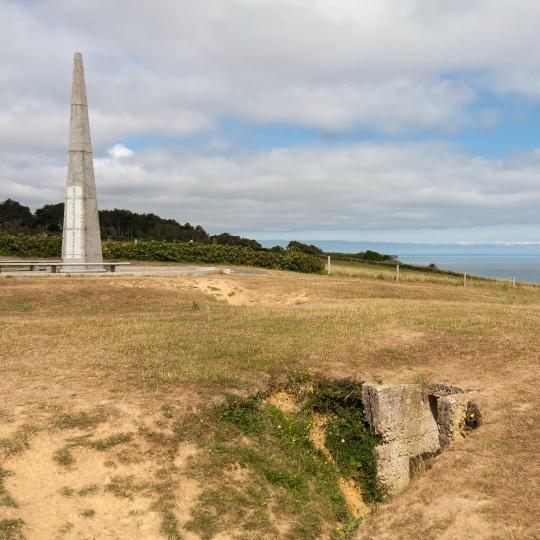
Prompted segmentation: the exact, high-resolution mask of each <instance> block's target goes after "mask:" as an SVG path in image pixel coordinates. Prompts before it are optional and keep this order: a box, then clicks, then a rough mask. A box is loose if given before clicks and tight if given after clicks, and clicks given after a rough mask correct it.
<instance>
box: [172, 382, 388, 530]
mask: <svg viewBox="0 0 540 540" xmlns="http://www.w3.org/2000/svg"><path fill="white" fill-rule="evenodd" d="M361 391H362V385H361V383H358V382H356V381H353V380H348V379H345V380H330V379H325V378H316V377H313V376H312V375H310V374H309V373H302V374H301V375H294V376H293V377H290V378H289V379H287V381H286V382H285V383H282V384H278V385H273V386H271V388H270V389H269V390H268V391H266V392H264V393H258V394H255V395H252V396H249V397H245V398H239V397H238V396H233V395H230V396H228V398H227V400H226V402H225V403H224V404H223V405H220V406H218V407H217V408H216V409H214V411H213V413H212V414H211V415H210V417H208V418H205V419H200V418H199V419H198V420H194V421H193V423H192V425H191V426H190V427H189V428H188V429H187V431H188V432H190V438H191V439H192V440H193V441H194V442H196V443H197V444H198V445H202V446H203V447H205V448H206V449H207V450H206V452H204V453H202V454H201V457H199V458H198V459H197V460H196V461H194V462H193V463H192V474H193V475H194V477H195V478H197V480H199V482H200V483H201V485H204V486H205V487H204V489H203V491H202V493H201V496H200V497H199V501H198V504H197V506H196V507H195V509H194V511H193V512H192V520H191V522H190V523H189V525H188V528H189V529H190V530H192V531H193V532H196V533H198V534H200V535H202V537H203V538H212V537H213V535H215V534H217V533H218V532H220V531H230V530H231V529H233V528H234V527H235V526H240V527H241V528H242V529H243V530H252V531H256V530H257V529H259V530H265V531H267V532H268V531H269V530H271V529H272V528H275V527H276V523H275V522H272V521H270V520H269V514H268V512H266V509H267V508H268V507H269V506H271V507H272V512H273V514H274V516H275V518H276V520H277V521H279V522H282V523H287V524H288V527H289V534H288V537H290V538H295V539H300V538H305V539H315V538H320V537H321V535H323V533H324V532H325V531H324V524H325V523H329V522H330V523H337V524H338V525H337V526H336V528H335V529H334V530H333V531H331V532H330V537H332V538H345V537H347V535H348V534H349V533H350V532H351V531H352V530H353V529H354V528H355V526H356V525H357V523H358V522H359V519H358V518H359V516H358V515H355V513H354V511H353V509H352V508H351V506H350V503H349V501H348V500H347V497H346V496H345V494H344V493H343V492H342V490H341V487H340V486H341V483H342V481H343V480H345V481H353V485H354V486H355V487H358V492H359V493H360V492H361V494H362V498H363V500H364V501H365V502H366V503H368V504H374V503H376V502H379V501H381V500H382V499H383V497H384V493H383V490H382V488H381V486H379V484H378V482H377V477H376V467H375V460H374V457H373V448H374V447H375V446H376V445H377V444H379V442H380V441H379V438H378V437H377V436H376V435H375V434H374V433H373V432H372V431H371V430H370V429H369V428H368V425H367V422H366V419H365V417H364V412H363V406H362V401H361ZM277 394H279V395H286V396H287V399H289V400H291V402H293V403H294V406H293V407H291V408H285V409H283V408H281V407H280V406H278V405H276V403H275V400H274V399H273V396H275V395H277ZM317 418H319V419H321V418H324V425H325V428H324V433H325V435H324V444H323V447H322V448H321V447H320V446H319V445H318V444H317V443H316V441H314V435H313V430H314V428H315V427H316V424H317V421H316V420H317ZM182 429H183V430H186V426H183V427H182ZM224 471H225V474H224ZM231 476H233V477H234V476H236V477H237V479H238V480H237V482H232V483H231ZM210 478H211V479H212V481H211V482H209V481H208V480H209V479H210ZM366 508H367V506H366Z"/></svg>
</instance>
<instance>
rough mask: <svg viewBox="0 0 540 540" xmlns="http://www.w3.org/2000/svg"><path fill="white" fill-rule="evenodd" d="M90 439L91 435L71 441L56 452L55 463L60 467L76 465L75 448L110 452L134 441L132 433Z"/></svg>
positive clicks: (54, 455)
mask: <svg viewBox="0 0 540 540" xmlns="http://www.w3.org/2000/svg"><path fill="white" fill-rule="evenodd" d="M90 437H91V435H82V436H81V437H73V438H72V439H69V441H68V443H67V444H66V445H65V446H63V447H62V448H60V449H58V450H56V451H55V452H54V454H53V459H54V461H56V463H58V465H62V467H71V466H72V465H73V464H74V463H75V457H74V456H73V452H72V450H73V449H74V448H77V447H79V448H81V447H82V448H91V449H92V450H97V451H98V452H104V451H105V450H109V449H111V448H114V447H115V446H118V445H120V444H126V443H128V442H131V441H132V440H133V435H132V434H130V433H115V434H113V435H110V436H109V437H105V438H104V439H94V440H92V439H91V438H90Z"/></svg>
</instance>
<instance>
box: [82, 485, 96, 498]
mask: <svg viewBox="0 0 540 540" xmlns="http://www.w3.org/2000/svg"><path fill="white" fill-rule="evenodd" d="M98 491H99V486H98V485H97V484H89V485H88V486H85V487H83V488H82V489H80V490H79V492H78V495H79V496H80V497H87V496H88V495H93V494H94V493H97V492H98Z"/></svg>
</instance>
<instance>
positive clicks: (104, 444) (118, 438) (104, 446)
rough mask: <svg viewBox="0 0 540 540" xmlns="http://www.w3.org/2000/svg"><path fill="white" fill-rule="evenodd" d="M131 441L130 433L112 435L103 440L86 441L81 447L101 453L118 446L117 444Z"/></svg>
mask: <svg viewBox="0 0 540 540" xmlns="http://www.w3.org/2000/svg"><path fill="white" fill-rule="evenodd" d="M132 440H133V435H132V434H131V433H115V434H114V435H110V436H109V437H105V438H104V439H97V440H94V441H88V442H86V443H84V444H83V446H86V447H87V448H93V449H94V450H98V451H99V452H103V451H105V450H109V449H110V448H113V447H115V446H118V445H119V444H126V443H129V442H131V441H132Z"/></svg>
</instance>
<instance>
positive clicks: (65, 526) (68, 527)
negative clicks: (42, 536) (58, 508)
mask: <svg viewBox="0 0 540 540" xmlns="http://www.w3.org/2000/svg"><path fill="white" fill-rule="evenodd" d="M71 529H73V523H70V522H69V521H66V523H64V524H63V525H62V526H61V527H60V529H59V531H58V532H59V533H60V534H67V533H68V532H69V531H71Z"/></svg>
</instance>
